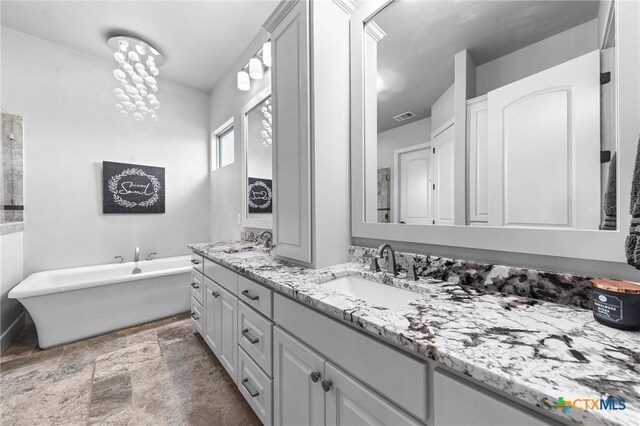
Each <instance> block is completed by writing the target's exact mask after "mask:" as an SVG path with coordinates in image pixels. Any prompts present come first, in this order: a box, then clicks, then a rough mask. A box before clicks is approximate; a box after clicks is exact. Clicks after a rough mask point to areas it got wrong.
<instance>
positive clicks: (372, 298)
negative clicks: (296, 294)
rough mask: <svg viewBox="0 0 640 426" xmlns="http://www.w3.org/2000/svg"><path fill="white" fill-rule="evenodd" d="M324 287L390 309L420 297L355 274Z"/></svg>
mask: <svg viewBox="0 0 640 426" xmlns="http://www.w3.org/2000/svg"><path fill="white" fill-rule="evenodd" d="M322 287H323V288H327V289H330V290H335V291H337V292H339V293H342V294H345V295H347V296H352V297H356V298H358V299H362V300H364V301H365V302H367V303H370V304H372V305H375V306H383V307H385V308H389V309H398V308H402V307H404V306H407V305H408V304H409V303H411V302H413V301H415V300H417V299H419V298H420V295H419V294H418V293H414V292H412V291H409V290H404V289H402V288H398V287H393V286H390V285H386V284H380V283H378V282H375V281H370V280H367V279H364V278H360V277H355V276H346V277H340V278H336V279H333V280H331V281H327V282H325V283H323V284H322Z"/></svg>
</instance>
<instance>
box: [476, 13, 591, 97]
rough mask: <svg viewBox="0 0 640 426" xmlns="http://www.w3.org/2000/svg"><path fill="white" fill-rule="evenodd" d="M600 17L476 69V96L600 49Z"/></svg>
mask: <svg viewBox="0 0 640 426" xmlns="http://www.w3.org/2000/svg"><path fill="white" fill-rule="evenodd" d="M597 40H598V20H597V19H594V20H592V21H589V22H585V23H584V24H581V25H578V26H576V27H573V28H571V29H569V30H567V31H564V32H561V33H559V34H556V35H554V36H551V37H549V38H546V39H544V40H541V41H539V42H537V43H534V44H532V45H530V46H527V47H525V48H523V49H520V50H516V51H515V52H512V53H509V54H508V55H504V56H502V57H500V58H498V59H495V60H493V61H491V62H487V63H486V64H482V65H480V66H478V67H477V69H476V96H480V95H484V94H486V93H487V92H489V91H491V90H493V89H497V88H498V87H502V86H504V85H506V84H509V83H513V82H514V81H517V80H520V79H522V78H524V77H527V76H530V75H533V74H535V73H538V72H540V71H542V70H545V69H547V68H550V67H553V66H556V65H558V64H561V63H563V62H566V61H568V60H570V59H574V58H577V57H578V56H582V55H584V54H585V53H589V52H591V51H593V50H595V49H597V48H598V43H597Z"/></svg>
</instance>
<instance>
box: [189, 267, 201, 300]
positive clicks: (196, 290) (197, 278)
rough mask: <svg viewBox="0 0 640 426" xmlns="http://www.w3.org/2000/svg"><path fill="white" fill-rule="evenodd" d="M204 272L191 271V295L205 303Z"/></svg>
mask: <svg viewBox="0 0 640 426" xmlns="http://www.w3.org/2000/svg"><path fill="white" fill-rule="evenodd" d="M202 281H203V280H202V274H201V273H200V272H198V271H191V283H190V284H189V285H190V287H191V297H193V298H194V299H196V300H197V301H198V302H200V304H201V305H203V304H204V297H203V296H204V283H203V282H202Z"/></svg>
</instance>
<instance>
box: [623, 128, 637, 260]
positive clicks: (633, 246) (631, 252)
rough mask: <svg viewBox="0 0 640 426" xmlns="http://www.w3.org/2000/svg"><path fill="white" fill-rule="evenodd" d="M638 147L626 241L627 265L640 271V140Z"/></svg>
mask: <svg viewBox="0 0 640 426" xmlns="http://www.w3.org/2000/svg"><path fill="white" fill-rule="evenodd" d="M638 145H639V146H638V148H639V149H638V150H637V151H636V164H635V167H634V169H633V178H632V179H633V180H632V181H631V203H630V206H629V213H631V226H630V227H629V235H628V236H627V238H626V240H625V253H626V256H627V263H628V264H629V265H632V266H635V268H636V269H640V139H638Z"/></svg>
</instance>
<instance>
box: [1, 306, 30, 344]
mask: <svg viewBox="0 0 640 426" xmlns="http://www.w3.org/2000/svg"><path fill="white" fill-rule="evenodd" d="M24 320H25V312H24V311H23V312H22V313H21V314H20V315H19V316H18V318H16V320H15V321H14V322H13V323H12V324H11V325H10V326H9V328H7V331H5V332H4V333H2V337H0V353H3V352H4V351H5V350H6V349H7V348H8V347H9V345H11V342H13V340H14V339H15V338H16V337H17V336H18V334H19V333H20V330H22V328H23V327H24V322H25V321H24Z"/></svg>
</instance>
